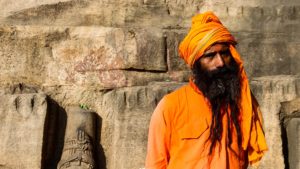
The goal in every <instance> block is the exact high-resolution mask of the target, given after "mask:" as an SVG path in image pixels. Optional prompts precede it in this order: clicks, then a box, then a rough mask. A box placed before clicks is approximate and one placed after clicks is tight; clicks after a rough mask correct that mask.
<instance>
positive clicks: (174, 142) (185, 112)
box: [146, 81, 267, 169]
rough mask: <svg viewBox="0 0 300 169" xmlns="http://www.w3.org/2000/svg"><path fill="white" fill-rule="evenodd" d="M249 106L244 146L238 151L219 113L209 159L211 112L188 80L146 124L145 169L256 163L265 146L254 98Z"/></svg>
mask: <svg viewBox="0 0 300 169" xmlns="http://www.w3.org/2000/svg"><path fill="white" fill-rule="evenodd" d="M252 98H253V97H252ZM253 99H254V98H253ZM252 103H253V105H252V107H253V109H252V110H253V111H252V112H253V114H252V118H251V128H250V131H249V140H248V142H247V143H248V144H247V146H246V147H244V148H243V150H239V149H238V145H237V138H236V132H235V129H234V127H233V124H232V123H230V124H231V125H230V126H227V124H228V123H227V121H228V120H229V119H228V118H227V115H226V114H223V116H222V125H223V133H222V138H221V141H220V143H217V144H216V146H215V148H214V149H213V152H212V155H211V156H209V155H208V154H209V148H210V140H208V138H209V135H210V130H209V129H210V123H211V114H212V113H211V109H210V107H209V104H208V101H207V100H206V98H205V97H204V96H203V94H202V93H201V91H199V90H198V88H197V87H196V86H195V84H194V83H193V82H192V81H190V83H189V84H187V85H184V86H183V87H181V88H179V89H177V90H176V91H174V92H172V93H170V94H168V95H166V96H164V97H163V99H162V100H161V101H160V102H159V104H158V106H157V107H156V109H155V111H154V113H153V115H152V118H151V122H150V127H149V136H148V150H147V158H146V169H208V168H211V169H243V168H246V167H247V165H248V162H250V163H252V162H257V161H259V160H260V159H261V157H262V156H263V154H264V151H266V150H267V145H266V142H265V137H264V133H263V129H262V118H261V112H260V111H259V109H258V105H257V102H256V101H255V99H254V100H253V102H252ZM228 127H230V129H231V132H232V135H233V137H232V138H233V140H232V144H231V147H229V146H228V145H227V143H228V139H227V135H228V133H227V128H228ZM243 139H244V137H243ZM243 141H245V140H243ZM209 161H211V162H209Z"/></svg>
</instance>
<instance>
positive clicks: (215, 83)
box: [192, 43, 240, 99]
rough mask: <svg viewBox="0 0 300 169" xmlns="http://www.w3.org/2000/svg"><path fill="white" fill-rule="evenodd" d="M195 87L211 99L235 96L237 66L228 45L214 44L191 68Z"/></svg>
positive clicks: (237, 76)
mask: <svg viewBox="0 0 300 169" xmlns="http://www.w3.org/2000/svg"><path fill="white" fill-rule="evenodd" d="M192 71H193V74H194V78H195V83H196V85H197V87H198V88H199V89H200V90H201V91H202V92H203V93H204V94H205V95H206V97H208V98H210V99H213V98H216V97H221V96H222V97H223V96H224V95H232V96H235V95H237V94H236V93H234V92H233V90H234V88H238V87H239V85H240V82H239V74H238V72H239V66H238V65H237V63H236V62H235V60H234V59H233V57H232V55H231V53H230V50H229V45H228V44H226V43H216V44H214V45H212V46H211V47H210V48H208V49H207V50H206V51H205V52H204V54H203V56H201V57H200V59H198V60H197V61H196V62H195V64H194V65H193V68H192Z"/></svg>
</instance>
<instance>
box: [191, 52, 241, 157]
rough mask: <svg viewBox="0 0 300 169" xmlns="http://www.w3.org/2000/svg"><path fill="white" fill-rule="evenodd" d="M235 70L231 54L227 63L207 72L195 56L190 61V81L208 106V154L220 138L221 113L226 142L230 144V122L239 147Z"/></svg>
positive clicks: (239, 87)
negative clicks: (223, 120)
mask: <svg viewBox="0 0 300 169" xmlns="http://www.w3.org/2000/svg"><path fill="white" fill-rule="evenodd" d="M231 57H232V56H231ZM200 59H201V58H200ZM239 71H240V70H239V66H238V65H237V63H236V62H235V61H234V59H233V58H232V59H231V61H230V63H229V65H227V66H224V67H222V68H218V69H217V70H214V71H211V72H208V71H206V70H203V68H202V67H201V63H200V61H199V60H197V61H196V62H195V64H194V65H193V68H192V72H193V75H194V83H195V84H196V86H197V87H198V88H199V90H201V92H202V93H203V94H204V96H205V97H206V98H208V100H209V101H210V107H211V110H212V121H211V126H210V136H209V138H208V139H210V140H211V146H210V151H209V154H211V153H212V150H213V148H214V147H215V145H216V143H217V142H220V141H221V137H222V132H223V127H222V116H223V115H227V119H228V129H227V130H228V139H229V142H228V146H229V147H230V148H231V143H232V137H233V136H232V131H231V130H230V126H231V124H232V123H233V124H234V128H235V130H236V132H237V140H238V146H239V148H240V147H241V144H242V136H241V128H240V124H239V115H240V98H241V97H240V96H241V85H240V82H241V81H240V73H239ZM228 110H229V111H230V112H228Z"/></svg>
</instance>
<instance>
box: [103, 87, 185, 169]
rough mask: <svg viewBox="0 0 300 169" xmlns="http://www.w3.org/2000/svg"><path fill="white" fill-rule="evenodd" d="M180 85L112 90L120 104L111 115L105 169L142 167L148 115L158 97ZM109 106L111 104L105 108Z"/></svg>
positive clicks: (144, 155) (149, 115) (144, 156)
mask: <svg viewBox="0 0 300 169" xmlns="http://www.w3.org/2000/svg"><path fill="white" fill-rule="evenodd" d="M180 85H182V84H176V83H175V84H172V83H159V84H154V85H150V86H147V87H134V88H130V89H124V90H117V91H116V94H117V95H118V96H117V97H118V99H123V100H124V102H123V104H121V105H119V106H118V107H119V108H120V109H118V110H116V112H115V113H114V114H115V119H114V124H115V125H114V134H113V143H112V144H113V150H112V157H111V159H110V160H111V162H110V165H109V168H142V167H144V164H145V162H144V160H145V158H146V150H147V149H146V148H147V138H148V137H147V135H148V126H149V119H150V117H151V114H152V112H153V110H154V108H155V106H156V104H157V103H158V101H159V100H160V99H161V97H162V96H163V95H165V94H166V93H168V92H170V91H173V90H174V89H175V88H177V87H179V86H180ZM111 99H113V98H111ZM112 106H114V104H112V105H109V107H112Z"/></svg>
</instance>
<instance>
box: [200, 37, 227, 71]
mask: <svg viewBox="0 0 300 169" xmlns="http://www.w3.org/2000/svg"><path fill="white" fill-rule="evenodd" d="M231 59H232V57H231V54H230V50H229V46H228V45H227V44H224V43H217V44H214V45H212V46H211V47H210V48H208V49H207V50H206V51H205V52H204V54H203V56H202V57H201V58H200V60H199V62H200V65H201V68H202V69H203V70H204V71H206V72H213V71H215V70H217V69H218V68H222V67H229V66H230V61H231Z"/></svg>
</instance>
